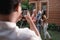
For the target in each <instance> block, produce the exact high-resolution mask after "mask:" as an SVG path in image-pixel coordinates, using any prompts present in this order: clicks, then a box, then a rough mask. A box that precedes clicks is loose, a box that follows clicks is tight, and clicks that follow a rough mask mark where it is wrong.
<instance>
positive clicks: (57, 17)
mask: <svg viewBox="0 0 60 40" xmlns="http://www.w3.org/2000/svg"><path fill="white" fill-rule="evenodd" d="M32 1H36V2H37V9H38V10H39V9H41V1H40V3H39V2H38V1H37V0H30V2H32ZM47 2H48V18H49V19H48V22H49V23H55V24H57V25H59V26H60V0H48V1H47Z"/></svg>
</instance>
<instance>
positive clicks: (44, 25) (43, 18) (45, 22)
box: [42, 11, 52, 40]
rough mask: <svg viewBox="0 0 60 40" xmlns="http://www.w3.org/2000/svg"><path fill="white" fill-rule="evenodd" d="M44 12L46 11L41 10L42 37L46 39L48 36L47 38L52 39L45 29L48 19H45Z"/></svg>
mask: <svg viewBox="0 0 60 40" xmlns="http://www.w3.org/2000/svg"><path fill="white" fill-rule="evenodd" d="M45 12H46V11H43V14H42V20H43V31H44V39H45V40H46V37H47V36H48V38H49V40H52V39H51V36H50V35H49V33H48V31H47V28H48V19H47V16H46V13H45Z"/></svg>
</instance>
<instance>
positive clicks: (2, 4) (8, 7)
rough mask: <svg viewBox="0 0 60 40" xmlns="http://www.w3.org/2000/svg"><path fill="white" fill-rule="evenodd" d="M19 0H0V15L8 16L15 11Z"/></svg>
mask: <svg viewBox="0 0 60 40" xmlns="http://www.w3.org/2000/svg"><path fill="white" fill-rule="evenodd" d="M19 3H20V0H0V14H3V15H8V14H10V13H11V12H12V11H15V8H16V7H17V5H19Z"/></svg>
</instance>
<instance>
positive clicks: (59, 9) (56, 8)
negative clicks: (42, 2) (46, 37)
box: [49, 0, 60, 25]
mask: <svg viewBox="0 0 60 40" xmlns="http://www.w3.org/2000/svg"><path fill="white" fill-rule="evenodd" d="M49 23H56V24H57V25H60V0H49Z"/></svg>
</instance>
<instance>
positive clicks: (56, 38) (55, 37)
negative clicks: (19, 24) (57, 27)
mask: <svg viewBox="0 0 60 40" xmlns="http://www.w3.org/2000/svg"><path fill="white" fill-rule="evenodd" d="M48 32H49V33H50V35H51V36H52V40H60V32H58V31H51V30H48ZM41 36H42V39H43V33H41ZM43 40H44V39H43ZM47 40H49V39H48V38H47Z"/></svg>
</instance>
